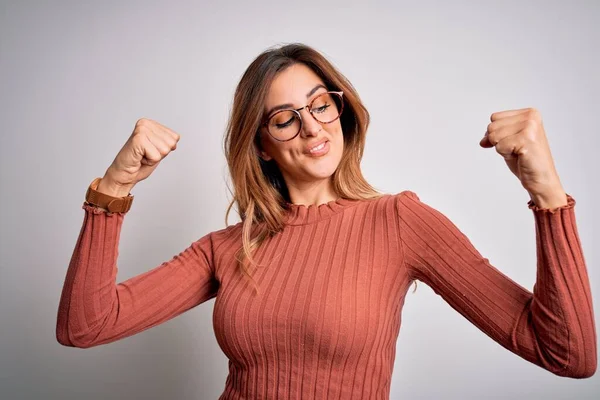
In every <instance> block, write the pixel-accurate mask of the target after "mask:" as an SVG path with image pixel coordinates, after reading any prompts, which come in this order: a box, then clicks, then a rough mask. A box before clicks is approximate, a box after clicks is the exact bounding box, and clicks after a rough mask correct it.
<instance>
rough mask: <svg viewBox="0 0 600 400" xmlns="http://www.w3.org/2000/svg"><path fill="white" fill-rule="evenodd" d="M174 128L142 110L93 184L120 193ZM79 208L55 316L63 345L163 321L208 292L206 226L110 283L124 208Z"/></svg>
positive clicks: (146, 170) (213, 285)
mask: <svg viewBox="0 0 600 400" xmlns="http://www.w3.org/2000/svg"><path fill="white" fill-rule="evenodd" d="M178 141H179V135H178V134H177V133H175V132H174V131H172V130H171V129H169V128H167V127H166V126H163V125H161V124H159V123H158V122H156V121H152V120H149V119H146V118H142V119H140V120H138V121H137V123H136V125H135V128H134V130H133V133H132V134H131V136H130V137H129V139H128V140H127V142H126V143H125V145H124V146H123V148H122V149H121V151H120V152H119V153H118V154H117V156H116V157H115V159H114V161H113V163H112V164H111V166H110V167H109V168H108V169H107V171H106V174H105V175H104V177H103V178H102V180H101V181H100V184H99V185H98V188H97V190H98V191H100V192H102V193H104V194H107V195H110V196H113V197H122V196H126V195H127V194H128V193H129V192H130V191H131V189H132V188H133V187H134V186H135V185H136V184H137V183H138V182H140V181H142V180H144V179H146V178H147V177H148V176H150V174H152V172H153V171H154V170H155V169H156V167H157V166H158V165H159V163H160V162H161V161H162V160H163V159H164V158H165V157H166V156H167V155H168V154H169V153H170V152H171V151H173V150H175V149H176V148H177V142H178ZM83 209H84V210H85V216H84V221H83V226H82V228H81V231H80V233H79V238H78V240H77V243H76V245H75V250H74V251H73V255H72V257H71V262H70V264H69V268H68V270H67V276H66V278H65V282H64V286H63V290H62V295H61V299H60V304H59V308H58V317H57V323H56V338H57V340H58V342H59V343H61V344H63V345H65V346H74V347H84V348H87V347H92V346H97V345H100V344H105V343H110V342H114V341H115V340H118V339H122V338H124V337H127V336H131V335H134V334H136V333H138V332H141V331H143V330H145V329H148V328H151V327H153V326H155V325H158V324H160V323H163V322H165V321H167V320H169V319H171V318H173V317H175V316H177V315H179V314H181V313H183V312H184V311H186V310H189V309H190V308H192V307H194V306H196V305H198V304H200V303H202V302H204V301H206V300H208V299H210V298H212V297H215V296H216V294H217V290H218V286H219V285H218V282H217V280H216V278H215V268H214V265H213V257H212V254H213V249H212V241H211V238H212V236H211V234H207V235H205V236H204V237H202V238H200V239H199V240H197V241H195V242H194V243H192V244H191V245H190V246H189V247H188V248H187V249H185V250H184V251H182V252H181V253H179V254H178V255H176V256H174V257H173V258H172V259H171V260H169V261H168V262H163V263H162V264H160V265H159V266H157V267H155V268H154V269H152V270H150V271H147V272H145V273H143V274H140V275H137V276H135V277H133V278H131V279H128V280H126V281H124V282H122V283H119V284H117V283H116V277H117V256H118V252H119V251H118V248H119V236H120V233H121V227H122V225H123V219H124V218H125V213H118V212H116V213H107V212H106V210H105V209H101V208H99V207H95V206H92V205H90V204H88V203H84V204H83Z"/></svg>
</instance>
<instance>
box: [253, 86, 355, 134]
mask: <svg viewBox="0 0 600 400" xmlns="http://www.w3.org/2000/svg"><path fill="white" fill-rule="evenodd" d="M343 94H344V92H342V91H339V92H334V91H331V92H324V93H321V94H320V95H318V96H317V97H315V98H314V99H313V100H312V101H311V102H310V104H308V105H305V106H304V107H300V108H296V109H292V108H290V109H285V110H279V111H277V112H276V113H275V114H273V115H271V116H270V117H269V118H268V119H267V121H265V122H263V123H262V124H261V126H266V128H267V132H268V133H269V135H271V137H272V138H273V139H275V140H278V141H280V142H287V141H288V140H292V139H293V138H295V137H296V136H298V133H300V129H302V116H301V115H300V111H302V110H304V109H305V108H306V109H307V110H308V112H309V113H310V115H312V116H313V118H314V119H315V120H317V122H319V123H321V124H330V123H332V122H333V121H335V120H337V119H338V118H339V117H340V115H342V111H343V110H344V99H343V97H342V96H343Z"/></svg>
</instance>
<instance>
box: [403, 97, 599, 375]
mask: <svg viewBox="0 0 600 400" xmlns="http://www.w3.org/2000/svg"><path fill="white" fill-rule="evenodd" d="M490 120H491V123H490V124H489V125H488V126H487V129H486V133H485V136H484V137H483V139H481V141H480V143H479V144H480V146H481V147H483V148H492V147H494V148H495V149H496V151H497V152H498V154H500V155H501V156H502V157H503V158H504V161H505V162H506V164H507V166H508V168H509V169H510V170H511V172H512V173H513V174H514V175H515V176H517V178H518V179H519V180H520V181H521V184H522V185H523V187H524V188H525V189H526V190H527V192H528V193H529V195H530V198H531V201H530V202H529V203H528V205H529V208H530V209H531V210H532V211H533V214H534V218H535V232H536V244H537V279H536V283H535V285H534V288H533V293H532V292H529V291H528V290H526V289H524V288H523V287H522V286H520V285H518V284H517V283H516V282H514V281H513V280H511V279H510V278H509V277H507V276H506V275H504V274H503V273H501V272H500V271H499V270H497V269H496V268H494V267H493V266H492V265H491V264H490V263H489V261H488V259H486V258H484V257H482V256H481V254H479V252H478V251H477V250H476V249H475V248H474V247H473V245H472V244H471V243H470V242H469V240H468V239H467V237H466V236H465V235H464V234H463V233H462V232H461V231H460V230H459V229H458V228H457V227H456V226H455V225H454V224H453V223H452V222H451V221H450V220H449V219H448V218H446V217H445V216H444V215H443V214H442V213H440V212H439V211H437V210H435V209H433V208H431V207H429V206H428V205H426V204H424V203H422V202H421V201H420V200H419V198H418V197H417V195H416V194H414V193H412V192H408V191H407V192H405V193H407V194H408V195H407V196H398V197H397V199H398V202H397V203H396V204H397V211H398V217H399V221H400V222H399V223H400V232H401V241H402V245H403V249H404V260H405V265H406V267H407V269H408V273H409V274H411V275H412V276H413V277H414V278H415V279H419V280H422V281H424V282H425V283H427V284H428V285H429V286H431V287H432V288H433V290H434V291H435V292H436V293H438V294H440V295H441V296H442V297H444V299H445V300H446V301H448V303H449V304H450V305H451V306H452V307H453V308H455V309H456V310H458V311H459V312H460V313H461V314H462V315H464V316H465V317H466V318H467V319H469V320H470V321H471V322H473V323H474V324H475V325H477V326H478V327H479V328H480V329H481V330H483V331H484V332H485V333H486V334H488V335H489V336H490V337H492V338H493V339H494V340H496V341H497V342H498V343H500V344H501V345H502V346H504V347H506V348H507V349H509V350H511V351H512V352H514V353H516V354H518V355H519V356H521V357H523V358H524V359H527V360H529V361H531V362H533V363H535V364H537V365H539V366H541V367H543V368H545V369H547V370H549V371H551V372H553V373H554V374H556V375H560V376H569V377H573V378H587V377H590V376H592V375H593V374H594V373H595V371H596V368H597V354H596V351H597V350H596V341H597V339H596V329H595V325H594V312H593V307H592V295H591V291H590V282H589V278H588V274H587V270H586V265H585V260H584V256H583V250H582V248H581V243H580V241H579V236H578V231H577V225H576V221H575V211H574V206H575V200H574V199H573V198H572V197H571V196H569V195H567V194H566V193H565V192H564V190H563V188H562V185H561V183H560V179H559V177H558V173H557V172H556V168H555V166H554V161H553V159H552V155H551V153H550V146H549V144H548V140H547V137H546V132H545V130H544V126H543V124H542V119H541V115H540V113H539V112H538V111H537V110H536V109H533V108H524V109H519V110H508V111H503V112H497V113H493V114H492V115H491V117H490Z"/></svg>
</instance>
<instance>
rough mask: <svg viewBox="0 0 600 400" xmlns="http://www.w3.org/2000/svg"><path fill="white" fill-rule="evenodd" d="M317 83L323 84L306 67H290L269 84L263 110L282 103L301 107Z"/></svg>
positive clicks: (300, 65) (296, 65)
mask: <svg viewBox="0 0 600 400" xmlns="http://www.w3.org/2000/svg"><path fill="white" fill-rule="evenodd" d="M319 83H321V84H322V83H323V81H322V80H321V78H319V76H318V75H317V74H316V73H315V72H314V71H313V70H312V69H310V68H309V67H307V66H306V65H304V64H294V65H291V66H289V67H288V68H286V69H285V70H283V71H281V72H280V73H279V74H277V76H276V77H275V79H274V80H273V82H272V83H271V86H270V87H269V92H268V94H267V98H266V101H265V109H269V108H270V107H274V106H277V105H279V104H283V103H294V104H297V105H298V106H302V105H304V103H305V102H306V93H308V91H310V90H311V89H312V88H313V87H315V85H317V84H319Z"/></svg>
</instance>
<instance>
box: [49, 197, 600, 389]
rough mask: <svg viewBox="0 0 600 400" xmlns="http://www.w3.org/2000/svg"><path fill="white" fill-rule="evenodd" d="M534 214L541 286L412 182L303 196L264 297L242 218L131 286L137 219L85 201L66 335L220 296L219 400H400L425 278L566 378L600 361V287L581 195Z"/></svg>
mask: <svg viewBox="0 0 600 400" xmlns="http://www.w3.org/2000/svg"><path fill="white" fill-rule="evenodd" d="M567 198H568V204H566V205H564V206H562V207H559V208H557V209H553V210H549V209H543V208H540V207H538V206H536V205H535V204H534V203H533V201H529V202H528V206H529V208H530V209H531V210H532V213H533V217H534V220H535V233H536V244H537V245H536V247H537V249H536V254H537V270H536V271H537V272H536V283H535V285H534V287H533V291H529V290H527V289H525V288H524V287H522V286H520V285H519V284H517V283H516V282H515V281H513V280H512V279H510V278H509V277H508V276H506V275H505V274H503V273H502V272H501V271H500V270H498V269H497V268H496V267H494V266H493V265H491V264H490V262H489V260H488V259H487V258H485V257H483V256H482V255H481V254H480V253H479V252H478V251H477V250H476V249H475V247H474V246H473V245H472V243H471V242H470V241H469V239H468V238H467V237H466V236H465V234H463V233H462V232H461V231H460V230H459V229H458V227H457V226H456V225H455V224H453V223H452V222H451V221H450V220H449V219H448V218H447V217H446V216H445V215H444V214H442V213H441V212H440V211H438V210H436V209H434V208H433V207H431V206H429V205H427V204H426V203H424V202H422V201H421V200H420V199H419V197H418V196H417V194H416V193H414V192H412V191H409V190H405V191H402V192H401V193H398V194H385V195H382V196H381V197H379V198H376V199H370V200H350V199H344V198H340V199H337V200H334V201H330V202H328V203H325V204H321V205H310V206H306V205H296V204H288V206H289V210H288V211H287V213H286V215H285V225H284V229H283V230H282V231H281V232H279V233H277V234H275V235H274V236H272V237H269V238H268V239H266V240H265V242H263V243H262V244H261V246H260V247H259V248H258V249H257V250H256V252H255V253H254V254H255V258H256V261H258V262H259V263H260V264H261V266H259V267H257V268H256V269H254V272H253V275H252V276H253V279H254V280H255V282H256V284H257V285H258V287H259V290H260V293H259V294H258V295H257V294H256V293H255V291H254V287H253V285H252V283H251V282H250V281H249V279H248V278H247V277H246V276H244V275H242V274H241V273H240V271H239V266H238V264H237V262H236V259H235V254H236V251H237V250H238V249H239V247H240V246H241V228H242V225H241V222H240V223H237V224H235V225H230V226H228V227H226V228H224V229H221V230H218V231H214V232H210V233H208V234H206V235H204V236H202V237H201V238H199V239H197V240H195V241H193V242H191V244H190V245H189V247H187V248H185V249H184V250H183V251H181V252H180V253H179V254H176V255H174V256H173V257H172V258H171V259H170V260H168V261H165V262H163V263H162V264H160V265H157V266H156V267H154V268H153V269H150V270H148V271H147V272H145V273H142V274H140V275H137V276H134V277H132V278H130V279H127V280H125V281H123V282H121V283H118V284H117V282H116V276H117V255H118V245H119V236H120V232H121V229H122V226H123V221H124V218H125V214H124V213H110V212H105V211H103V210H100V209H98V208H96V207H93V206H91V205H89V204H87V203H85V202H84V204H83V206H82V208H83V209H84V210H85V215H84V219H83V226H82V227H81V231H80V234H79V238H78V240H77V243H76V245H75V249H74V251H73V255H72V258H71V261H70V264H69V266H68V270H67V273H66V279H65V282H64V287H63V291H62V295H61V299H60V304H59V309H58V317H57V326H56V335H57V340H58V342H59V343H61V344H63V345H65V346H74V347H79V348H89V347H92V346H98V345H102V344H107V343H110V342H114V341H116V340H119V339H123V338H125V337H128V336H132V335H135V334H136V333H139V332H142V331H144V330H146V329H149V328H151V327H153V326H156V325H159V324H162V323H163V322H165V321H168V320H170V319H172V318H174V317H175V316H177V315H180V314H182V313H184V312H185V311H187V310H190V309H192V308H194V307H196V306H198V305H199V304H202V303H204V302H205V301H207V300H209V299H212V298H215V302H214V308H213V328H214V332H215V337H216V339H217V342H218V344H219V346H220V348H221V349H222V351H223V352H224V354H225V355H226V356H227V358H228V370H229V371H228V372H229V373H228V376H227V379H226V382H225V385H224V390H223V393H222V395H221V396H220V399H222V400H223V399H304V400H307V399H343V400H349V399H388V398H389V394H390V384H391V376H392V372H393V365H394V359H395V351H396V341H397V338H398V334H399V329H400V325H401V313H402V307H403V304H404V300H405V295H406V294H407V291H408V289H409V287H410V286H411V284H412V283H413V282H414V281H415V280H419V281H421V282H424V283H425V284H427V285H428V286H430V287H431V288H432V289H433V291H434V292H435V293H436V294H437V295H439V296H441V297H442V298H443V299H444V300H445V301H446V302H447V303H448V304H449V305H450V306H451V307H452V308H453V309H455V310H456V311H458V312H459V313H460V314H462V315H463V316H464V317H465V318H466V319H467V320H468V321H470V322H471V323H473V324H474V325H475V326H476V327H477V328H479V329H480V330H481V331H482V332H483V333H485V334H486V335H488V336H489V337H490V338H491V339H493V340H494V341H496V342H497V343H498V344H499V345H501V346H503V347H504V348H506V349H508V350H509V351H511V352H513V353H514V354H516V355H517V356H519V357H521V358H523V359H524V360H527V361H529V362H531V363H534V364H536V365H538V366H540V367H542V368H544V369H546V370H548V371H550V372H551V373H553V374H556V375H559V376H566V377H572V378H585V377H589V376H591V375H593V374H594V372H595V370H596V365H597V360H596V330H595V324H594V313H593V308H592V295H591V292H590V282H589V278H588V274H587V270H586V264H585V261H584V256H583V251H582V248H581V244H580V241H579V236H578V231H577V227H576V220H575V213H574V206H575V200H574V199H573V197H571V196H570V195H567Z"/></svg>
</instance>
